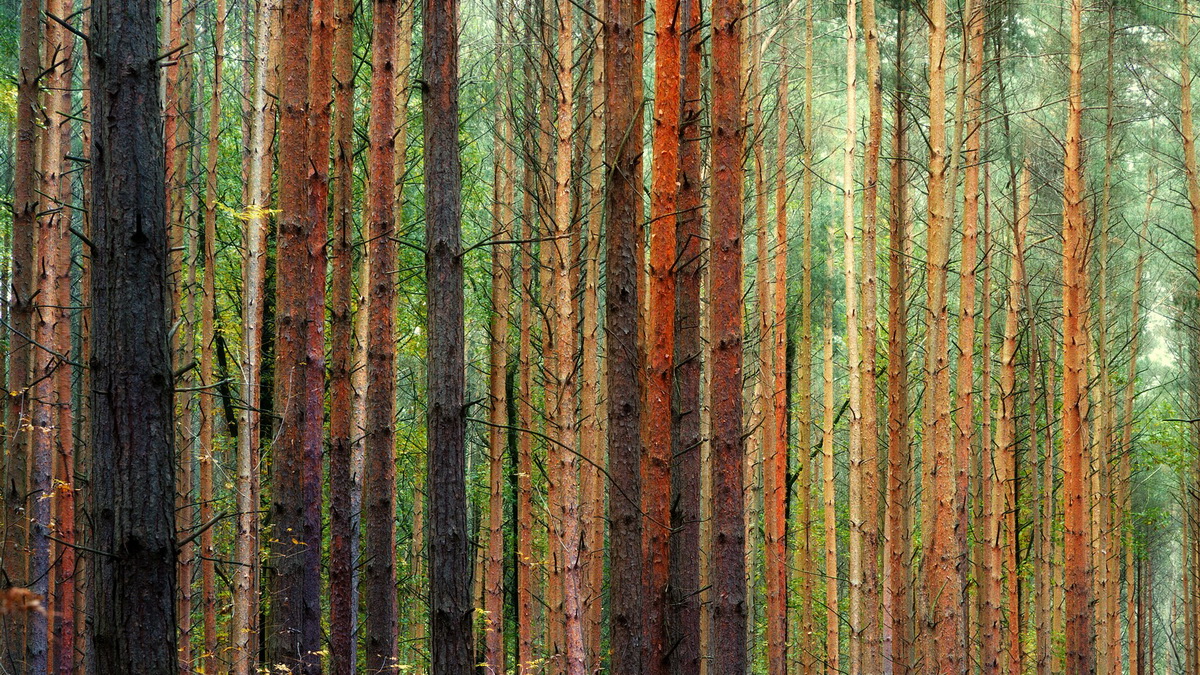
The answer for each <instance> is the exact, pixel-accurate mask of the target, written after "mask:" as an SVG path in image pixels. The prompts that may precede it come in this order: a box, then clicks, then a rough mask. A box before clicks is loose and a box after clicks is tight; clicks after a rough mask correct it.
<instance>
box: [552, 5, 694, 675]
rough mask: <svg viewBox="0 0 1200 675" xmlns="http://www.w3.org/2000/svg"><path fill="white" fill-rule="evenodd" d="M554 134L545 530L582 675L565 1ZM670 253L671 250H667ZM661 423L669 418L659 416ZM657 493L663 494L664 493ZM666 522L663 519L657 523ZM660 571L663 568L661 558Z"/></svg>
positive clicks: (574, 660)
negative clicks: (550, 495) (550, 470)
mask: <svg viewBox="0 0 1200 675" xmlns="http://www.w3.org/2000/svg"><path fill="white" fill-rule="evenodd" d="M558 11H559V16H558V25H559V33H558V83H559V91H558V119H557V124H556V130H557V132H558V138H557V144H556V156H555V161H554V169H555V175H554V187H555V189H554V240H553V243H552V244H551V243H544V244H543V246H548V247H552V248H553V250H552V251H551V254H550V259H551V261H552V263H553V269H552V271H551V273H552V274H553V278H552V280H551V282H550V284H549V286H550V290H551V293H552V298H551V302H550V307H549V310H550V315H551V317H552V318H553V322H552V324H551V326H550V331H549V332H550V343H549V348H550V353H551V354H550V359H549V360H550V361H551V366H550V367H551V371H550V372H551V377H552V379H551V380H550V383H551V384H552V385H553V386H554V387H555V388H556V389H557V391H556V392H555V393H554V396H553V402H554V408H553V409H552V412H551V415H552V420H551V427H552V429H553V430H554V432H555V433H556V435H557V438H556V440H557V442H556V443H555V444H554V452H553V453H552V454H551V456H555V455H557V458H558V463H557V466H556V467H554V468H555V474H556V475H555V476H554V480H555V482H557V483H558V486H557V487H558V488H559V490H558V500H559V501H558V503H557V504H554V503H552V504H551V521H552V522H551V527H553V528H555V535H556V536H555V537H554V538H553V539H552V541H553V540H557V542H558V544H559V545H560V546H561V547H562V550H561V551H556V552H555V556H556V557H558V556H561V558H560V559H561V561H562V563H561V565H562V574H561V579H562V589H561V596H560V597H561V598H562V610H561V611H562V614H563V619H564V624H565V625H564V630H565V634H564V638H565V639H564V649H565V651H564V657H565V661H564V663H563V671H564V672H565V673H567V675H583V673H584V669H585V665H584V645H583V608H582V597H581V596H582V581H583V577H582V570H581V567H580V541H579V534H580V533H579V460H578V456H577V455H576V449H575V443H576V439H575V437H576V433H577V432H576V429H577V427H578V421H577V419H576V409H575V302H574V300H573V296H574V291H575V289H574V284H573V282H572V278H571V277H572V274H574V271H573V269H574V262H573V260H572V255H571V250H570V249H571V246H570V243H571V239H572V238H573V233H572V231H573V228H574V223H573V219H572V215H571V134H572V132H573V131H574V109H575V106H574V98H575V87H574V74H573V72H572V71H573V64H574V60H575V38H574V34H573V30H574V22H573V16H572V15H573V13H574V8H573V6H572V5H571V3H570V2H569V1H568V0H562V1H561V2H559V5H558ZM672 248H674V247H673V246H672ZM667 418H668V419H669V416H667ZM664 493H665V494H670V491H669V489H667V488H666V486H664ZM663 518H664V521H665V520H666V514H664V516H663ZM663 567H664V569H665V567H666V559H665V556H664V559H663Z"/></svg>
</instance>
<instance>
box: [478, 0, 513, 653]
mask: <svg viewBox="0 0 1200 675" xmlns="http://www.w3.org/2000/svg"><path fill="white" fill-rule="evenodd" d="M507 19H508V15H507V14H506V12H505V4H504V1H503V0H497V2H496V62H497V64H498V70H499V73H500V74H501V77H506V76H508V75H509V74H510V72H511V70H510V68H509V62H508V60H507V59H506V57H505V53H504V44H505V33H504V30H505V29H504V23H505V21H506V20H507ZM497 89H498V90H499V91H498V94H499V96H498V100H499V102H500V105H499V106H497V110H496V133H497V138H496V145H495V150H494V151H493V153H492V163H493V174H492V175H493V186H492V189H493V195H494V199H493V202H492V237H493V239H495V240H496V243H495V244H494V245H493V246H492V261H491V262H492V315H491V319H490V326H489V333H490V334H491V344H490V351H489V357H488V369H489V370H488V388H489V397H488V398H489V401H488V403H489V408H488V541H487V559H486V561H485V563H484V567H485V569H484V577H485V581H484V583H485V586H484V588H485V590H484V606H483V609H484V617H485V618H484V625H485V627H486V628H485V637H484V645H485V646H484V654H483V661H484V663H486V664H488V667H489V668H491V669H493V670H494V672H498V673H503V672H505V660H504V625H505V624H504V448H505V446H506V445H507V444H508V432H507V431H506V429H505V428H506V427H507V426H508V424H509V422H508V391H507V376H508V324H509V304H510V300H511V295H512V292H511V287H512V245H511V244H509V243H505V242H506V240H508V239H511V237H512V232H511V229H510V228H511V226H512V221H513V209H512V200H513V195H514V190H513V181H512V173H513V151H512V118H511V109H512V106H511V99H510V98H509V94H508V89H507V85H506V84H497Z"/></svg>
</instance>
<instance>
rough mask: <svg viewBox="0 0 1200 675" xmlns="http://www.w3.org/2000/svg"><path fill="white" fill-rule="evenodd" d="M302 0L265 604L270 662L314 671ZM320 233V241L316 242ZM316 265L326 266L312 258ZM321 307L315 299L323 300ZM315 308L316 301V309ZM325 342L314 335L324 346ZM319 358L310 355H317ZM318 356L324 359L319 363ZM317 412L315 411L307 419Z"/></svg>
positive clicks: (290, 37)
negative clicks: (271, 544)
mask: <svg viewBox="0 0 1200 675" xmlns="http://www.w3.org/2000/svg"><path fill="white" fill-rule="evenodd" d="M309 10H310V5H309V4H308V3H305V2H300V0H285V1H284V3H283V22H282V29H283V36H282V49H283V52H284V53H285V54H286V58H284V59H283V60H282V63H281V87H280V92H279V100H280V110H281V119H280V122H279V176H280V180H279V204H280V206H282V213H281V217H280V219H279V234H278V242H277V254H276V260H277V265H278V269H277V271H276V292H277V296H276V309H275V312H276V313H275V322H276V349H275V358H276V366H275V372H274V379H275V386H276V392H275V397H274V403H275V408H276V410H277V411H279V416H280V419H279V432H278V434H277V436H276V440H275V445H274V448H273V454H274V457H273V460H272V466H271V470H272V473H273V482H272V486H273V490H272V504H271V512H270V516H271V520H272V522H273V524H274V529H275V534H274V536H273V540H274V541H275V545H274V547H273V548H274V551H273V554H274V555H273V558H274V565H273V569H272V570H271V579H270V581H271V586H270V588H271V599H272V609H273V610H274V611H273V614H272V617H271V621H272V625H271V630H270V633H271V635H270V638H269V641H270V644H271V647H270V649H269V653H270V655H271V656H270V658H271V661H272V663H281V664H284V665H286V666H288V667H290V668H292V669H293V670H297V671H298V672H300V673H316V672H319V671H320V656H319V655H318V651H319V650H320V640H321V629H320V618H321V615H320V589H321V578H320V576H321V575H320V563H321V541H320V536H321V490H320V487H321V451H322V447H321V446H322V442H321V441H322V438H321V434H320V433H315V432H316V431H319V430H320V427H321V423H320V422H321V419H320V418H321V408H320V407H319V406H318V407H314V406H312V405H310V398H312V397H315V396H319V395H320V394H321V393H322V392H321V391H318V392H312V391H310V386H309V369H310V368H313V367H315V365H316V364H315V363H313V361H314V357H316V356H317V355H316V354H314V353H313V352H314V351H315V350H316V348H317V345H313V344H310V335H311V332H310V324H312V323H316V322H321V323H323V321H320V319H319V318H318V317H317V316H314V315H313V312H314V311H315V310H316V308H314V307H310V306H309V298H308V295H307V294H308V293H309V291H310V289H311V287H312V286H314V285H315V284H316V283H317V280H318V279H321V286H322V288H324V283H323V277H318V276H316V274H315V272H316V271H317V270H316V269H314V267H315V265H314V261H313V260H312V258H311V256H312V255H313V254H314V253H315V252H314V251H311V250H310V241H311V239H310V237H309V234H310V231H311V230H313V229H315V227H314V223H313V221H312V215H313V214H312V210H311V208H310V201H309V200H310V194H309V190H310V188H311V186H310V184H309V183H308V181H307V180H306V177H307V176H308V175H309V162H310V160H311V159H312V157H313V155H314V154H315V153H312V152H311V150H312V149H311V148H309V141H310V138H309V131H308V119H309V116H308V107H309V102H310V92H309V77H310V58H311V53H310V50H311V47H312V38H313V36H312V26H311V24H310V11H309ZM323 241H324V240H323V238H322V243H323ZM320 271H322V272H323V271H324V267H323V266H322V267H321V268H320ZM322 309H323V307H322ZM322 314H323V311H322ZM323 347H324V345H321V346H320V348H321V351H322V352H323ZM323 360H324V359H323V358H319V357H317V358H315V361H316V362H317V363H322V362H323ZM322 365H323V363H322ZM313 418H316V419H313Z"/></svg>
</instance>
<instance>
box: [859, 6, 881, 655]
mask: <svg viewBox="0 0 1200 675" xmlns="http://www.w3.org/2000/svg"><path fill="white" fill-rule="evenodd" d="M862 28H863V37H864V42H865V43H866V56H867V143H866V147H865V149H864V155H863V164H864V166H863V186H864V187H863V221H862V229H863V232H862V312H861V317H860V319H861V323H862V327H861V334H860V340H861V344H860V352H861V357H860V364H861V365H860V377H861V382H860V383H859V387H860V389H859V406H860V413H859V419H860V427H861V430H860V432H859V434H860V438H859V444H860V452H861V457H862V462H863V465H864V466H863V473H862V482H861V485H860V488H861V490H862V525H861V530H862V538H863V551H862V561H861V569H862V588H861V593H862V611H863V621H862V622H861V624H860V628H861V631H862V632H861V647H860V648H861V650H862V651H861V653H860V659H859V668H860V669H861V670H862V671H863V672H866V673H879V672H882V669H883V659H882V652H881V651H880V636H879V625H880V609H881V605H880V598H879V552H880V536H879V534H880V533H879V429H878V427H879V413H878V412H877V410H876V378H875V369H876V348H877V343H878V328H877V326H878V325H879V324H878V311H877V303H878V300H877V295H878V290H877V287H878V279H877V277H876V272H875V265H876V255H877V253H876V249H875V241H876V225H875V223H876V220H877V218H878V211H877V209H878V201H879V196H878V194H879V152H880V145H881V144H882V141H883V83H882V81H881V80H880V78H879V68H880V66H879V35H878V29H877V27H876V22H875V0H863V3H862Z"/></svg>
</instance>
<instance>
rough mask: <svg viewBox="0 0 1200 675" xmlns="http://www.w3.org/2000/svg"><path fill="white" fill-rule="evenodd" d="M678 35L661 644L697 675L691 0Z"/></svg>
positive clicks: (695, 77)
mask: <svg viewBox="0 0 1200 675" xmlns="http://www.w3.org/2000/svg"><path fill="white" fill-rule="evenodd" d="M679 11H680V18H679V32H680V34H681V35H682V36H683V47H682V50H681V52H680V59H681V61H682V62H683V63H682V65H681V71H682V82H681V91H680V93H681V101H682V113H681V118H680V127H679V144H680V147H679V196H678V203H677V205H676V208H677V210H678V212H679V216H678V217H677V218H676V219H675V223H674V224H675V254H674V255H675V260H676V261H677V262H676V263H675V264H676V265H677V268H676V272H675V307H674V312H675V355H674V371H675V372H674V386H675V389H674V396H673V397H672V398H671V406H672V415H671V418H672V429H671V439H672V443H673V446H672V456H673V457H674V461H673V464H672V466H671V541H670V549H671V553H670V555H671V563H670V564H671V569H670V583H669V584H668V587H669V588H670V590H671V592H672V595H671V597H670V598H669V602H668V608H669V610H670V611H671V615H670V616H669V617H668V631H669V632H668V637H667V640H668V644H670V645H672V651H671V673H672V675H699V673H700V665H701V651H700V612H701V604H700V589H701V584H700V551H701V536H700V523H701V518H702V515H701V508H702V507H701V490H702V487H701V486H702V478H701V458H700V453H701V445H702V443H703V436H702V434H701V428H700V416H701V415H700V414H701V408H702V407H703V399H702V394H701V388H700V379H701V369H702V366H701V351H702V349H703V343H702V337H701V334H700V320H701V310H700V288H701V276H702V268H701V266H702V264H703V262H702V256H703V255H704V239H703V232H702V225H703V223H702V220H703V213H702V212H703V208H704V203H703V199H704V197H703V194H702V192H703V178H702V176H701V170H702V159H703V158H702V148H701V143H702V140H701V137H700V134H701V126H702V122H701V116H702V114H703V113H702V106H701V100H700V90H701V83H700V73H701V61H702V59H703V58H704V51H703V42H704V33H703V31H702V30H701V25H702V24H701V8H700V1H699V0H682V2H681V4H680V8H679Z"/></svg>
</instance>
